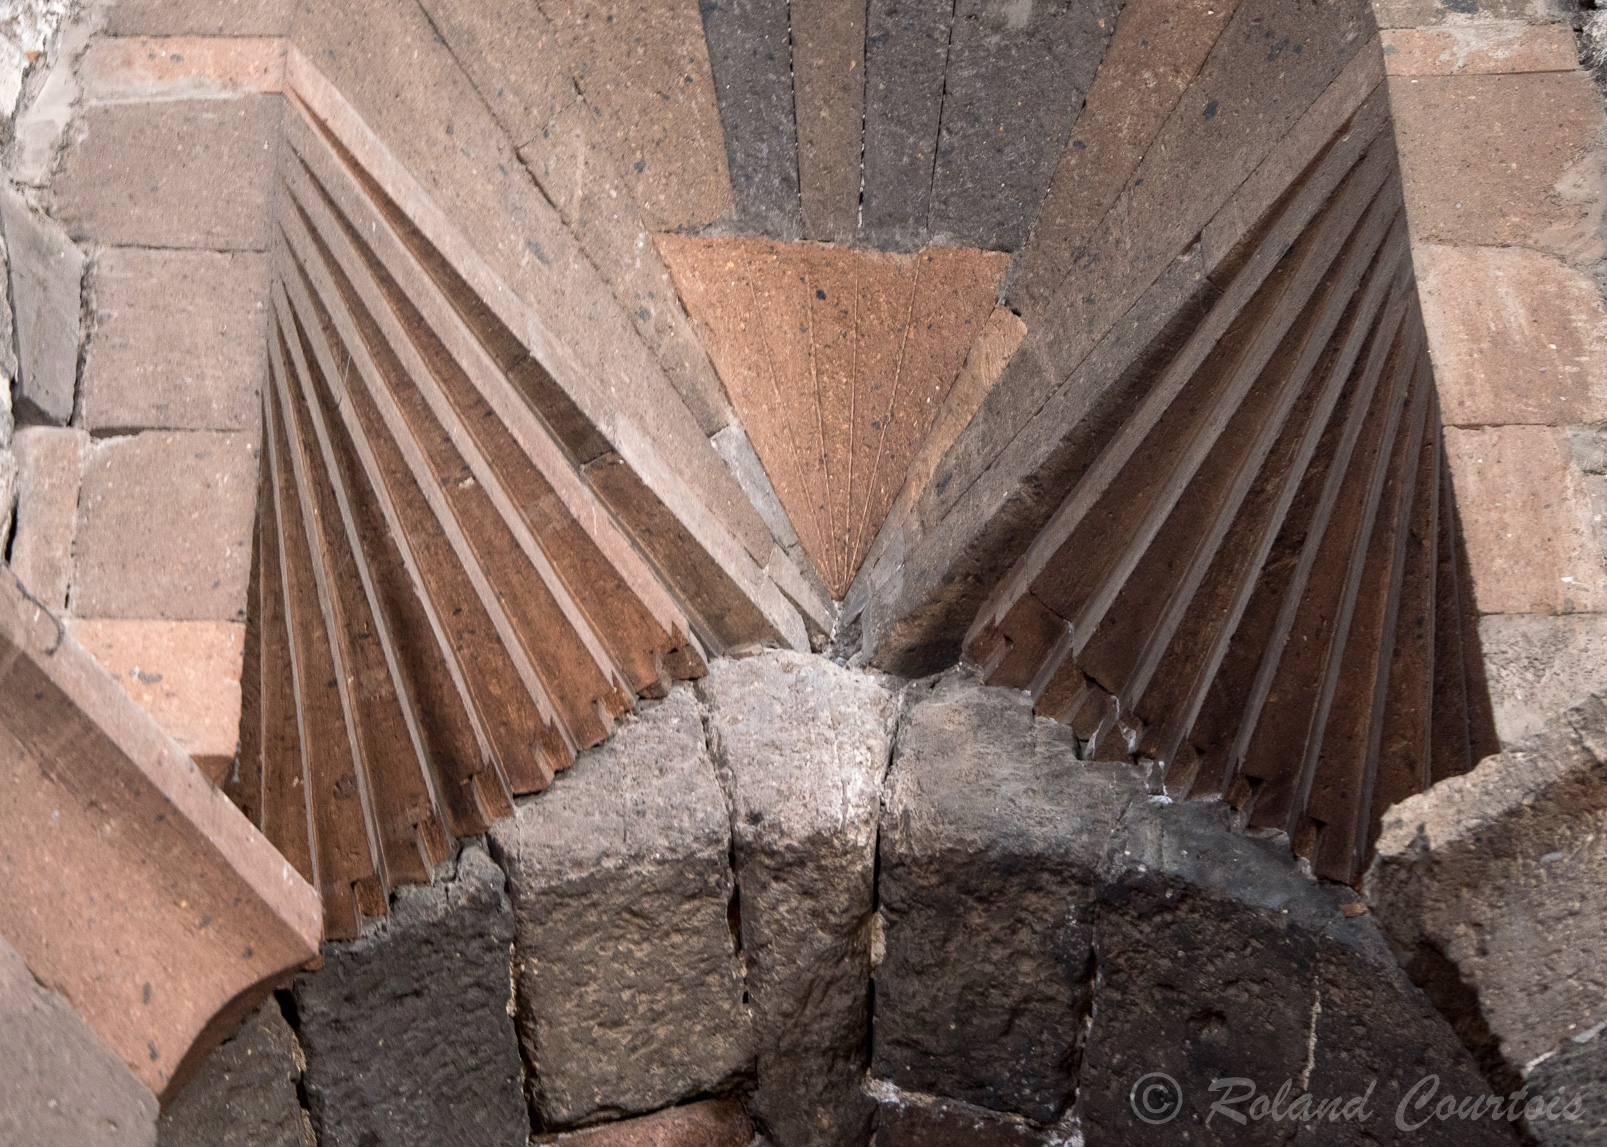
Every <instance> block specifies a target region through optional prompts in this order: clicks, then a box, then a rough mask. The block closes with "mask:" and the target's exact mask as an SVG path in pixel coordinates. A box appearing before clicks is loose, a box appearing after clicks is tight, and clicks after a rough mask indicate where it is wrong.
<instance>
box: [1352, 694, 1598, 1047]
mask: <svg viewBox="0 0 1607 1147" xmlns="http://www.w3.org/2000/svg"><path fill="white" fill-rule="evenodd" d="M1556 726H1560V727H1555V726H1554V727H1553V728H1552V729H1551V730H1549V731H1548V732H1547V733H1546V734H1544V735H1542V736H1541V737H1539V738H1536V739H1533V740H1531V742H1530V743H1529V747H1528V748H1527V749H1526V750H1525V751H1523V752H1509V753H1501V754H1498V755H1496V756H1493V757H1487V758H1486V759H1485V760H1484V761H1483V762H1482V763H1481V764H1480V765H1479V766H1478V767H1477V768H1476V769H1474V770H1473V771H1472V772H1470V773H1466V774H1464V775H1462V776H1458V777H1451V778H1449V779H1447V780H1444V781H1441V782H1440V783H1439V784H1437V785H1435V786H1434V787H1433V788H1432V789H1430V790H1429V791H1428V792H1426V793H1422V794H1420V795H1418V796H1413V797H1410V798H1408V799H1407V800H1404V801H1402V802H1401V803H1400V804H1397V805H1395V806H1394V807H1392V808H1390V809H1389V810H1388V811H1387V812H1386V813H1385V814H1384V820H1383V826H1382V828H1381V830H1380V832H1379V837H1378V844H1377V855H1376V857H1375V859H1374V860H1373V863H1372V865H1371V867H1370V868H1369V869H1368V872H1367V877H1366V882H1365V886H1366V890H1367V898H1368V900H1369V902H1370V903H1371V904H1372V906H1373V910H1374V911H1375V912H1376V913H1377V915H1378V918H1379V921H1380V923H1381V924H1382V925H1383V927H1384V929H1385V932H1386V933H1387V935H1388V936H1389V940H1390V944H1391V946H1392V947H1393V948H1394V949H1395V952H1396V954H1397V955H1398V956H1399V957H1400V959H1401V961H1402V962H1403V963H1406V964H1407V965H1408V966H1411V965H1412V964H1413V962H1420V961H1422V960H1424V959H1431V960H1432V959H1438V960H1445V961H1449V962H1450V964H1451V965H1452V966H1453V967H1454V969H1455V976H1454V977H1453V979H1457V980H1460V981H1461V983H1462V984H1463V985H1465V986H1466V989H1469V990H1471V991H1472V992H1474V993H1476V994H1477V1011H1478V1013H1479V1023H1480V1024H1481V1025H1484V1026H1487V1030H1488V1033H1489V1036H1490V1037H1491V1038H1493V1040H1494V1041H1496V1042H1497V1043H1498V1046H1499V1052H1500V1054H1501V1056H1502V1057H1504V1058H1505V1061H1506V1063H1507V1064H1508V1065H1509V1066H1510V1067H1511V1068H1513V1069H1517V1070H1521V1069H1522V1068H1523V1067H1524V1066H1525V1065H1527V1064H1529V1063H1532V1062H1533V1061H1534V1060H1535V1059H1537V1058H1538V1057H1539V1056H1541V1055H1544V1054H1545V1053H1547V1052H1549V1051H1551V1050H1552V1049H1554V1048H1555V1047H1557V1046H1558V1045H1559V1044H1560V1043H1561V1041H1562V1040H1563V1039H1565V1038H1567V1037H1568V1036H1570V1035H1572V1034H1576V1033H1578V1032H1579V1031H1581V1030H1583V1029H1587V1028H1589V1027H1592V1026H1594V1025H1596V1024H1598V1023H1603V1022H1607V969H1604V967H1603V965H1602V961H1601V959H1600V955H1599V954H1600V953H1601V952H1602V951H1603V950H1604V949H1607V765H1604V764H1603V757H1604V756H1607V706H1604V705H1603V704H1602V702H1601V701H1600V700H1599V699H1595V698H1592V699H1591V700H1590V701H1588V702H1587V703H1586V704H1584V705H1581V706H1578V707H1577V708H1575V709H1573V710H1570V711H1569V712H1568V714H1567V715H1566V719H1565V720H1562V721H1558V722H1556ZM1436 1002H1437V1003H1441V1005H1442V1007H1446V1006H1447V1005H1448V1004H1449V1003H1454V1001H1442V1000H1436Z"/></svg>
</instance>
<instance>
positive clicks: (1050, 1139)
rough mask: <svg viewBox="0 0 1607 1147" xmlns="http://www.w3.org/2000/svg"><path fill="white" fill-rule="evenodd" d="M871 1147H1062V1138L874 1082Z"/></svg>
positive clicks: (967, 1105)
mask: <svg viewBox="0 0 1607 1147" xmlns="http://www.w3.org/2000/svg"><path fill="white" fill-rule="evenodd" d="M871 1087H872V1089H873V1090H874V1091H875V1093H876V1099H877V1104H878V1106H877V1110H876V1134H875V1135H874V1136H873V1137H872V1138H871V1141H870V1143H871V1147H1061V1145H1062V1144H1064V1143H1065V1142H1066V1140H1065V1139H1063V1138H1061V1137H1059V1136H1056V1135H1055V1134H1054V1133H1053V1132H1050V1131H1045V1130H1044V1129H1043V1128H1040V1127H1036V1126H1034V1125H1033V1124H1031V1123H1028V1122H1027V1121H1026V1120H1025V1119H1021V1118H1019V1117H1016V1118H1011V1117H1009V1116H1006V1115H1000V1114H999V1113H998V1112H996V1111H989V1110H988V1109H987V1108H985V1107H976V1106H974V1105H972V1104H970V1103H961V1102H959V1101H958V1100H955V1099H943V1098H941V1097H939V1096H935V1095H918V1094H911V1093H910V1092H907V1091H900V1090H898V1088H896V1087H892V1086H890V1085H888V1084H885V1083H881V1082H880V1081H877V1082H875V1083H873V1084H872V1085H871Z"/></svg>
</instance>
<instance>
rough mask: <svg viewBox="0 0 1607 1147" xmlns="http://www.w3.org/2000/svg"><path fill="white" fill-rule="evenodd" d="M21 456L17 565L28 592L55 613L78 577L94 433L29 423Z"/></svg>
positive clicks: (17, 445)
mask: <svg viewBox="0 0 1607 1147" xmlns="http://www.w3.org/2000/svg"><path fill="white" fill-rule="evenodd" d="M12 445H13V449H14V450H15V451H16V456H17V529H16V533H15V534H13V535H12V539H11V568H12V570H13V571H15V572H16V575H17V577H19V578H20V579H22V584H23V585H25V586H27V587H28V592H29V593H31V594H33V596H34V597H35V598H37V599H38V600H39V601H41V602H42V603H44V605H45V606H46V607H47V608H49V609H50V610H51V611H52V612H54V613H61V612H63V611H64V610H65V609H66V608H67V592H68V587H69V585H70V583H71V580H72V560H73V535H74V533H75V532H76V530H77V522H78V486H79V481H80V475H81V473H82V470H83V458H84V453H85V451H86V450H87V449H88V446H89V436H88V435H87V434H85V433H84V432H83V431H82V430H74V429H69V428H68V427H55V426H25V427H23V428H22V429H21V430H19V431H17V436H16V438H15V439H14V440H13V443H12Z"/></svg>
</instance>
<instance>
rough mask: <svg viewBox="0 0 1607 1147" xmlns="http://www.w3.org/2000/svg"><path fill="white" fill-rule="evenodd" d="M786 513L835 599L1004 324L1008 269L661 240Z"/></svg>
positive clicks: (746, 242)
mask: <svg viewBox="0 0 1607 1147" xmlns="http://www.w3.org/2000/svg"><path fill="white" fill-rule="evenodd" d="M658 247H659V251H660V253H661V254H662V256H663V258H664V261H665V263H666V265H667V266H668V267H669V268H670V274H671V276H672V277H673V279H674V282H675V287H676V290H677V291H679V293H680V295H681V298H682V300H683V302H684V303H685V304H686V308H687V313H688V314H690V315H691V316H692V319H693V320H694V321H695V322H696V323H698V325H699V326H700V327H701V328H702V329H703V333H704V338H705V340H706V342H707V344H708V348H709V354H710V356H711V357H712V358H713V360H714V366H715V369H716V370H717V371H718V372H719V374H720V378H721V379H722V380H723V381H724V383H725V387H726V390H727V391H728V392H729V394H730V396H731V404H732V406H733V407H734V408H735V409H736V412H737V414H738V416H739V417H740V418H741V419H742V424H743V427H744V428H745V429H746V430H747V433H748V436H749V438H751V439H752V441H753V445H754V449H755V450H756V451H757V452H758V455H759V458H760V460H761V461H762V462H763V463H764V467H765V471H766V473H767V474H768V475H769V478H770V481H771V483H772V485H774V486H775V489H776V494H777V496H778V497H779V498H780V499H781V504H782V506H783V508H785V510H786V511H787V514H788V516H789V517H790V518H791V519H792V524H793V528H794V529H796V530H797V532H798V537H799V539H800V541H801V542H802V543H803V547H804V549H805V551H806V552H807V553H808V554H809V556H810V558H811V560H813V562H814V563H815V567H816V569H817V570H819V572H820V577H821V580H822V581H823V582H824V583H825V585H826V587H827V589H829V590H830V591H831V593H832V595H833V596H834V597H837V598H839V599H840V598H841V597H842V596H843V595H844V594H845V593H846V592H847V590H848V586H849V583H850V582H851V581H852V580H853V577H854V574H855V572H856V571H857V570H858V569H859V566H860V563H861V562H862V561H864V558H865V554H866V552H867V551H868V550H869V548H870V544H871V542H872V541H873V540H874V539H875V537H876V532H877V531H878V530H879V529H880V528H881V525H882V521H883V519H884V518H886V516H887V513H888V510H889V508H890V507H891V506H892V503H893V499H894V498H895V497H896V496H897V494H898V491H899V489H900V487H902V486H903V484H904V477H905V472H906V470H907V468H908V466H909V463H910V459H911V458H912V457H913V456H914V455H915V453H916V451H917V450H918V449H919V447H920V445H921V442H922V440H923V439H924V438H925V436H926V434H927V432H928V431H929V430H930V429H931V427H932V423H933V421H934V420H935V419H936V417H937V414H938V411H939V410H941V409H942V406H943V403H944V401H945V399H946V398H947V397H948V395H949V391H950V389H951V387H952V385H953V383H954V379H955V376H956V375H957V374H958V373H959V370H960V367H961V366H962V365H963V364H964V362H965V356H966V352H967V351H968V350H969V349H970V346H971V344H972V342H974V341H975V340H976V338H977V336H978V335H979V334H981V332H982V329H983V326H984V325H985V323H986V321H987V318H988V315H989V314H990V313H991V312H992V310H993V306H994V300H995V296H996V294H997V292H998V285H999V280H1000V277H1001V276H1002V275H1003V274H1004V269H1005V265H1006V264H1007V263H1008V261H1009V256H1008V255H1006V254H1003V253H1000V252H996V251H977V250H971V249H967V248H949V247H928V248H926V249H925V250H923V251H920V252H917V253H916V254H913V255H898V254H889V253H885V252H877V251H858V250H852V249H849V248H845V247H836V246H831V245H828V244H821V243H781V242H776V241H773V240H769V239H732V238H697V237H692V236H686V235H660V236H658Z"/></svg>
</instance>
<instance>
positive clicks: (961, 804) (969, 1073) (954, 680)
mask: <svg viewBox="0 0 1607 1147" xmlns="http://www.w3.org/2000/svg"><path fill="white" fill-rule="evenodd" d="M911 694H912V696H911V697H909V698H908V699H907V700H906V704H907V705H908V706H909V708H908V710H907V712H906V714H905V716H904V718H903V721H902V723H901V726H900V730H899V734H898V748H897V751H896V753H895V755H894V760H893V768H892V772H891V773H890V774H889V776H888V781H887V789H886V796H885V798H884V800H885V806H886V811H885V813H884V815H883V819H882V835H881V846H880V848H881V881H880V884H879V886H878V890H879V892H880V896H881V912H882V915H883V917H884V919H885V921H886V956H885V958H884V959H883V960H882V962H881V965H880V967H878V968H877V970H876V1019H875V1025H876V1026H875V1035H874V1048H875V1051H874V1055H873V1062H872V1066H871V1072H872V1074H873V1075H875V1076H876V1077H877V1078H879V1079H885V1080H888V1081H890V1082H892V1083H894V1084H895V1085H897V1086H899V1087H901V1088H905V1089H907V1090H913V1091H921V1092H929V1093H933V1094H938V1095H945V1096H949V1097H952V1098H955V1099H962V1100H965V1101H967V1102H970V1103H975V1104H977V1105H978V1106H981V1107H987V1108H991V1109H993V1110H995V1111H1005V1112H1012V1113H1015V1114H1018V1115H1023V1116H1026V1117H1028V1118H1030V1119H1033V1120H1037V1121H1039V1122H1050V1121H1052V1120H1053V1119H1054V1118H1056V1116H1057V1115H1058V1114H1059V1113H1060V1112H1061V1110H1062V1109H1063V1108H1064V1107H1065V1105H1066V1103H1067V1102H1068V1101H1069V1100H1070V1098H1071V1095H1072V1092H1073V1089H1074V1086H1075V1068H1076V1054H1077V1047H1078V1044H1079V1041H1080V1037H1081V1034H1082V1029H1083V1025H1084V1023H1085V1022H1086V1019H1087V1015H1088V1007H1089V1003H1090V992H1091V989H1092V984H1091V981H1090V979H1089V975H1090V972H1091V970H1092V969H1091V964H1090V960H1089V957H1090V951H1091V943H1092V940H1093V931H1092V926H1091V918H1090V916H1089V910H1090V909H1091V907H1092V905H1093V903H1094V900H1095V897H1096V894H1097V892H1098V889H1099V886H1100V883H1101V879H1102V878H1101V871H1100V870H1101V865H1102V864H1103V862H1104V858H1105V856H1106V853H1107V851H1108V849H1109V842H1110V840H1111V838H1112V836H1113V834H1114V833H1115V832H1116V831H1117V828H1118V826H1119V824H1120V822H1121V819H1122V817H1123V815H1124V814H1125V813H1126V810H1127V809H1128V807H1129V806H1130V805H1131V804H1132V803H1133V802H1134V801H1138V800H1142V799H1145V797H1146V790H1145V788H1144V784H1143V781H1142V778H1141V777H1140V776H1139V775H1138V774H1137V772H1136V771H1135V770H1133V769H1132V768H1130V767H1127V766H1120V765H1097V764H1089V763H1085V762H1082V761H1079V760H1077V755H1076V741H1075V739H1074V738H1073V736H1072V733H1071V730H1070V729H1068V728H1065V727H1063V726H1060V725H1056V724H1054V723H1052V722H1049V721H1044V720H1039V719H1037V718H1034V717H1033V715H1032V705H1031V699H1030V698H1029V697H1028V696H1027V695H1026V694H1025V693H1020V692H1016V691H1013V690H1004V689H987V688H983V687H982V686H980V685H978V684H977V683H976V682H975V680H974V679H972V678H970V677H968V676H966V675H964V674H963V673H958V672H956V673H951V674H947V675H945V676H943V677H941V678H938V679H937V680H936V681H935V683H932V682H928V683H922V684H918V685H914V686H911Z"/></svg>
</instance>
